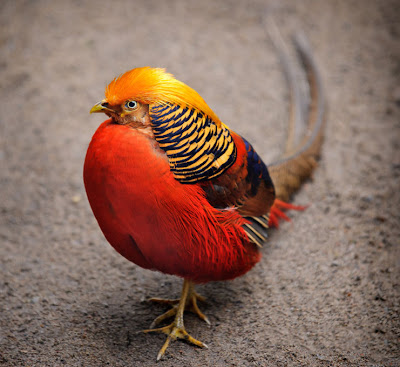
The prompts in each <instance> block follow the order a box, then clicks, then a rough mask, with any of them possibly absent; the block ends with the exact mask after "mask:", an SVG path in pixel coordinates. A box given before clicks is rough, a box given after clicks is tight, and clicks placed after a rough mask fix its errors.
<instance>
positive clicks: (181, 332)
mask: <svg viewBox="0 0 400 367" xmlns="http://www.w3.org/2000/svg"><path fill="white" fill-rule="evenodd" d="M143 332H144V333H152V332H158V333H164V334H167V335H168V337H167V340H166V341H165V343H164V345H163V346H162V348H161V349H160V351H159V352H158V355H157V361H159V360H160V359H161V357H162V356H163V355H164V353H165V351H166V350H167V348H168V345H169V342H170V341H171V340H176V339H183V340H186V341H188V342H189V343H192V344H194V345H197V346H198V347H201V348H208V346H207V345H206V344H204V343H203V342H201V341H199V340H197V339H195V338H193V337H192V336H190V335H189V334H188V332H187V331H186V330H185V327H184V326H183V320H182V326H178V322H176V320H175V321H174V322H173V323H172V324H170V325H168V326H164V327H161V328H158V329H148V330H143Z"/></svg>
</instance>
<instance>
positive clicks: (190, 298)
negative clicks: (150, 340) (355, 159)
mask: <svg viewBox="0 0 400 367" xmlns="http://www.w3.org/2000/svg"><path fill="white" fill-rule="evenodd" d="M188 283H189V290H188V294H187V298H186V303H185V311H190V312H192V313H194V314H196V315H197V316H198V317H199V318H200V319H202V320H203V321H205V322H206V323H207V324H209V325H210V321H209V320H208V317H207V316H206V315H204V314H203V313H202V312H201V311H200V309H199V307H198V306H197V300H199V301H202V302H204V301H205V300H206V299H205V298H204V297H203V296H201V295H200V294H198V293H197V292H196V291H195V290H194V284H193V283H192V282H190V281H188ZM184 285H185V284H184ZM181 299H182V297H181V298H179V299H163V298H150V300H149V301H151V302H155V303H161V304H167V305H170V306H172V308H171V309H170V310H168V311H167V312H165V313H163V314H162V315H160V316H158V317H157V318H156V319H155V320H154V321H153V322H152V323H151V325H150V329H152V328H154V327H155V326H156V325H158V324H160V323H161V322H162V321H164V320H165V319H168V318H170V317H172V316H174V315H176V312H177V309H178V305H179V302H180V301H181Z"/></svg>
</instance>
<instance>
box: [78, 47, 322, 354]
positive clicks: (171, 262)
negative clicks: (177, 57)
mask: <svg viewBox="0 0 400 367" xmlns="http://www.w3.org/2000/svg"><path fill="white" fill-rule="evenodd" d="M298 50H299V54H300V56H301V58H302V60H303V63H304V65H305V66H306V69H307V71H308V75H309V81H310V86H311V87H310V90H311V95H312V99H313V101H312V103H311V107H310V118H309V125H308V126H309V129H310V131H311V136H307V137H306V138H305V140H304V141H303V142H302V143H301V144H300V145H299V146H298V147H297V149H295V151H294V153H292V154H291V155H290V156H286V157H285V158H284V159H283V160H281V161H279V162H278V163H277V164H272V165H270V166H269V170H268V168H267V166H266V165H265V164H264V163H263V161H262V160H261V158H260V157H259V156H258V154H257V153H256V151H255V150H254V149H253V147H252V146H251V144H250V143H249V142H247V141H246V140H245V139H244V138H243V137H241V136H240V135H238V134H236V133H235V132H234V131H232V130H231V129H229V128H228V127H227V126H226V125H225V124H223V123H222V122H221V121H220V119H219V118H218V117H217V115H216V114H215V113H214V112H213V111H212V110H211V109H210V108H209V106H208V105H207V104H206V102H205V101H204V100H203V99H202V98H201V97H200V95H199V94H198V93H197V92H196V91H194V90H193V89H192V88H190V87H188V86H187V85H186V84H184V83H182V82H180V81H178V80H177V79H175V78H174V77H173V76H172V75H171V74H169V73H167V72H165V71H164V70H163V69H157V68H150V67H142V68H136V69H133V70H130V71H128V72H126V73H125V74H123V75H121V76H119V77H118V78H116V79H114V80H113V81H112V82H111V83H110V84H109V85H108V87H107V88H106V91H105V99H103V100H102V101H101V102H99V103H98V104H96V105H95V106H94V107H93V108H92V110H91V112H103V113H105V114H106V115H108V116H109V119H108V120H106V121H105V122H103V123H102V124H101V125H100V127H99V128H98V129H97V131H96V133H95V134H94V136H93V138H92V141H91V142H90V145H89V147H88V151H87V155H86V160H85V165H84V182H85V187H86V191H87V196H88V199H89V202H90V205H91V208H92V210H93V213H94V215H95V217H96V219H97V221H98V223H99V226H100V228H101V230H102V232H103V233H104V235H105V237H106V239H107V240H108V241H109V242H110V244H111V245H112V246H113V247H114V248H115V249H116V250H117V251H118V252H119V253H120V254H121V255H122V256H124V257H125V258H127V259H128V260H130V261H132V262H134V263H135V264H137V265H139V266H141V267H143V268H146V269H151V270H158V271H160V272H162V273H166V274H172V275H177V276H179V277H182V278H183V279H184V284H183V290H182V295H181V298H180V300H177V301H165V302H167V303H170V304H171V305H172V306H173V307H172V309H171V310H169V311H167V312H166V313H165V314H163V315H161V316H160V317H158V318H156V319H155V320H154V322H153V324H152V325H151V328H150V329H149V330H145V332H149V331H160V332H164V333H166V334H167V335H168V337H167V340H166V342H165V344H164V346H163V347H162V349H161V350H160V353H159V354H158V357H157V360H158V359H160V358H161V356H162V355H163V354H164V352H165V350H166V348H167V347H168V344H169V342H170V340H171V339H176V338H182V339H185V340H187V341H189V342H191V343H193V344H195V345H197V346H200V347H205V346H206V345H205V344H204V343H202V342H200V341H198V340H196V339H194V338H193V337H191V336H190V335H189V334H188V333H187V332H186V330H185V327H184V324H183V313H184V311H185V310H191V311H193V312H195V313H197V315H198V316H199V317H200V318H201V319H203V320H205V321H206V322H208V319H207V317H206V316H205V315H204V314H203V313H202V312H201V311H200V310H199V308H198V306H197V300H201V299H202V297H201V296H199V295H198V294H197V293H196V292H195V291H194V284H195V283H205V282H209V281H216V280H227V279H233V278H235V277H238V276H240V275H242V274H244V273H246V272H247V271H248V270H250V269H251V268H252V267H253V266H254V265H255V264H256V263H257V262H258V261H259V260H260V257H261V255H260V249H259V245H260V243H261V242H263V241H264V240H265V238H264V234H263V231H264V229H265V228H267V227H268V220H269V216H270V218H271V219H270V222H272V224H274V223H275V224H276V223H277V217H279V216H282V215H284V214H283V213H282V212H281V211H280V209H281V208H287V207H288V208H291V207H293V208H296V207H294V206H290V205H288V204H285V203H283V202H282V201H279V200H278V199H284V200H287V199H288V197H289V195H290V194H291V193H292V192H294V191H295V190H296V189H297V188H298V187H299V185H300V184H301V182H302V181H303V180H304V179H306V178H307V177H308V176H309V175H310V173H311V171H312V169H313V168H314V166H315V160H316V158H317V156H318V155H319V151H320V145H321V141H322V128H321V127H322V125H323V98H322V94H321V93H322V92H321V86H320V82H319V76H318V73H317V70H316V68H315V65H314V62H313V59H312V58H311V54H310V52H309V50H308V48H307V47H305V46H304V44H299V46H298ZM276 193H277V195H276ZM276 196H277V198H276ZM271 208H272V212H271ZM155 300H156V301H157V299H155ZM158 301H162V300H158ZM169 317H174V321H173V322H172V323H171V324H170V325H167V326H164V327H161V328H158V329H153V327H155V326H156V325H158V324H160V323H161V322H162V321H164V320H165V319H167V318H169Z"/></svg>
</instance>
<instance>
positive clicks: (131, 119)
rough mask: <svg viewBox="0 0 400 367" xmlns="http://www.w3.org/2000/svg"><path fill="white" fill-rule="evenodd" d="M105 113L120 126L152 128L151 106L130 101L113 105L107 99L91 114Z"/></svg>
mask: <svg viewBox="0 0 400 367" xmlns="http://www.w3.org/2000/svg"><path fill="white" fill-rule="evenodd" d="M98 112H102V113H105V114H106V115H107V116H109V117H111V118H112V119H113V121H114V122H115V123H117V124H120V125H130V126H132V127H134V128H148V127H150V117H149V105H148V104H144V103H140V102H138V101H135V100H132V99H128V100H126V101H124V102H123V103H122V104H118V105H111V104H110V103H109V102H108V101H107V99H103V100H102V101H101V102H99V103H96V104H95V105H94V106H93V107H92V109H91V110H90V113H98Z"/></svg>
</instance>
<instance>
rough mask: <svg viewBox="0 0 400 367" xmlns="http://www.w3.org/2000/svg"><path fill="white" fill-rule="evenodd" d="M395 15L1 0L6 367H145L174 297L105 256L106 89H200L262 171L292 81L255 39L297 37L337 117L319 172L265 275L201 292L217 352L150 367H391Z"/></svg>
mask: <svg viewBox="0 0 400 367" xmlns="http://www.w3.org/2000/svg"><path fill="white" fill-rule="evenodd" d="M399 9H400V4H399V2H398V1H348V0H343V1H296V2H294V1H251V2H250V1H249V2H237V1H233V0H232V1H219V2H214V1H199V2H198V1H182V2H177V1H148V0H146V1H144V0H143V1H135V2H130V1H83V2H81V1H69V2H67V1H65V2H62V1H3V2H2V6H1V11H0V19H1V21H0V86H1V89H0V98H1V101H2V103H1V114H0V119H1V120H0V121H1V122H0V148H1V149H0V167H1V176H0V187H1V191H0V195H1V196H0V210H1V216H0V239H1V248H0V274H1V275H0V292H1V293H0V328H1V329H0V365H4V366H63V365H66V366H106V365H109V366H153V365H155V358H156V355H157V353H158V350H159V348H160V347H161V345H162V343H163V341H164V336H162V335H145V334H141V333H137V331H139V330H141V329H144V328H147V327H148V326H149V324H150V323H151V321H152V320H153V319H154V317H156V316H157V315H158V314H160V313H161V312H163V311H164V310H165V309H164V308H163V307H161V306H156V305H149V304H148V303H147V302H146V299H147V298H148V297H150V296H164V297H170V296H177V295H178V294H179V292H180V287H181V280H180V279H177V278H174V277H169V276H165V275H163V274H160V273H155V272H150V271H146V270H143V269H141V268H139V267H137V266H135V265H134V264H131V263H129V262H128V261H126V260H125V259H124V258H122V257H121V256H120V255H118V254H117V253H116V252H115V251H114V250H113V249H112V248H111V246H109V245H108V244H107V242H106V240H105V239H104V238H103V236H102V234H101V232H100V230H99V228H98V226H97V223H96V221H95V219H94V217H93V215H92V213H91V210H90V208H89V205H88V202H87V199H86V195H85V191H84V187H83V182H82V165H83V160H84V156H85V151H86V148H87V145H88V143H89V141H90V138H91V136H92V134H93V133H94V131H95V129H96V127H97V126H98V125H99V124H100V122H101V121H102V120H101V117H100V116H99V115H89V114H88V111H89V109H90V107H91V106H92V105H93V104H94V103H96V102H97V101H99V100H100V99H102V98H103V91H104V87H105V85H106V84H107V83H108V82H109V81H110V80H111V79H112V78H113V77H115V76H117V75H118V74H120V73H121V72H124V71H126V70H128V69H131V68H133V67H137V66H144V65H151V66H160V67H165V68H167V69H168V71H170V72H172V73H174V74H175V75H176V76H177V77H178V78H179V79H181V80H183V81H185V82H186V83H187V84H189V85H190V86H192V87H193V88H195V89H196V90H197V91H199V93H200V94H201V95H202V96H203V97H204V98H205V100H206V101H207V102H208V103H209V104H210V106H211V108H213V109H214V111H215V112H216V113H217V115H218V116H219V117H220V118H221V120H222V121H224V122H225V123H227V124H228V125H229V126H230V127H231V128H232V129H234V130H236V131H237V132H239V133H241V134H242V135H244V136H246V138H248V140H250V141H251V142H252V143H253V144H254V146H255V147H256V149H257V150H258V152H259V153H260V155H262V156H263V157H264V160H265V161H266V162H269V161H271V160H273V159H274V158H275V157H276V156H277V155H279V152H281V151H282V149H283V147H284V141H285V134H286V125H287V119H288V104H287V101H288V93H287V87H286V85H285V80H284V78H283V75H282V71H281V68H280V65H279V61H278V59H277V57H276V53H275V51H274V48H273V46H272V43H271V41H270V40H269V38H268V36H267V34H266V31H265V27H264V26H263V23H262V18H263V17H264V16H267V15H268V16H269V17H272V18H274V20H275V22H276V23H277V24H278V26H279V27H280V29H281V30H282V32H283V34H284V36H285V39H286V40H288V39H290V38H289V36H290V34H292V33H293V32H296V30H299V29H302V30H303V31H304V32H305V33H306V34H307V36H308V38H309V39H310V43H311V44H312V46H313V49H314V53H315V57H316V59H317V60H318V63H319V65H320V68H321V71H322V76H323V80H324V83H325V87H326V91H327V97H328V102H329V120H328V125H327V129H326V141H325V144H324V148H323V158H322V161H321V163H320V166H319V168H318V169H317V171H316V172H315V175H314V180H313V181H312V182H309V183H307V184H306V185H305V186H304V187H303V189H302V191H301V192H300V193H299V194H298V195H297V196H296V197H295V203H299V204H308V203H310V204H311V206H310V207H309V208H308V209H307V211H305V212H303V213H292V214H291V217H292V219H293V220H292V223H290V224H289V223H287V224H284V225H282V226H281V228H280V230H278V231H271V233H270V238H269V241H268V244H267V245H266V246H265V247H264V249H263V259H262V261H261V262H260V263H259V264H258V265H257V266H256V267H255V268H254V269H253V270H252V271H250V272H249V273H248V274H246V275H245V276H243V277H241V278H239V279H236V280H234V281H231V282H221V283H210V284H206V285H204V286H200V287H199V291H200V292H201V293H202V294H203V295H204V296H206V297H207V299H208V303H207V304H205V305H203V311H204V312H205V313H206V314H207V315H208V317H209V318H210V320H211V326H210V327H207V326H206V325H205V324H204V323H203V322H201V321H200V320H198V319H197V318H196V317H194V316H193V315H191V314H188V315H187V316H186V319H185V321H186V326H187V329H188V331H189V332H190V333H191V334H192V335H193V336H195V337H197V338H198V339H200V340H202V341H204V342H205V343H207V344H208V346H209V349H208V350H203V349H199V348H195V347H192V346H191V345H188V344H186V343H184V342H175V343H173V344H172V346H171V347H170V348H169V349H168V351H167V353H166V355H165V357H164V359H163V360H162V361H161V362H159V364H158V365H159V366H174V367H179V366H371V367H372V366H398V365H399V364H400V355H399V354H400V353H399V350H400V346H399V344H400V343H399V341H400V339H399V338H400V322H399V311H400V306H399V303H400V298H399V295H400V289H399V285H400V278H399V275H400V274H399V273H400V272H399V268H400V263H399V261H400V256H399V255H400V251H399V245H400V244H399V238H400V225H399V217H400V213H399V208H400V193H399V180H400V139H399V138H400V113H399V112H400V89H399V88H400V83H399V80H400V78H399V75H400V64H399V60H400V58H399V52H400V41H399V40H400V27H399V19H400V12H399Z"/></svg>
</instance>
